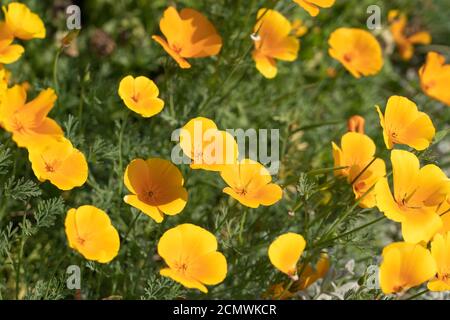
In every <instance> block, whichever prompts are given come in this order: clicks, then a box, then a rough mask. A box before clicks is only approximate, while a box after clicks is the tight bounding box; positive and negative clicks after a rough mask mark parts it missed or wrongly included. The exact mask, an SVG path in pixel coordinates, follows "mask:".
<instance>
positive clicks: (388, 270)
mask: <svg viewBox="0 0 450 320" xmlns="http://www.w3.org/2000/svg"><path fill="white" fill-rule="evenodd" d="M435 273H436V263H435V262H434V260H433V257H432V256H431V253H430V252H429V251H428V250H427V249H425V248H424V247H422V246H421V245H418V244H412V243H407V242H395V243H391V244H390V245H388V246H386V247H385V248H384V249H383V262H382V263H381V266H380V273H379V277H380V285H381V290H383V292H384V293H385V294H391V293H404V292H405V291H407V290H409V289H410V288H412V287H416V286H418V285H420V284H422V283H424V282H425V281H427V280H429V279H431V278H432V277H433V276H434V275H435Z"/></svg>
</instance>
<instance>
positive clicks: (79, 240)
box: [77, 236, 86, 246]
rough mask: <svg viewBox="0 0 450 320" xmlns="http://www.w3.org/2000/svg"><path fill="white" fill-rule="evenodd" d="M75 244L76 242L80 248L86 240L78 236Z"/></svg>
mask: <svg viewBox="0 0 450 320" xmlns="http://www.w3.org/2000/svg"><path fill="white" fill-rule="evenodd" d="M77 242H78V244H79V245H81V246H82V245H83V244H84V243H85V242H86V240H84V239H83V238H81V237H80V236H78V237H77Z"/></svg>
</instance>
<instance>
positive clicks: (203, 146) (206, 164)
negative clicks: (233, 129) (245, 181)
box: [180, 117, 238, 171]
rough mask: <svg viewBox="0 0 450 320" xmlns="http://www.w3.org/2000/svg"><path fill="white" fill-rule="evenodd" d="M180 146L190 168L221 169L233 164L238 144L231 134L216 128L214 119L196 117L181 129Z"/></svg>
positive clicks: (236, 155)
mask: <svg viewBox="0 0 450 320" xmlns="http://www.w3.org/2000/svg"><path fill="white" fill-rule="evenodd" d="M180 146H181V149H182V150H183V152H184V154H185V155H187V156H188V157H189V158H190V159H191V160H192V163H191V169H204V170H210V171H221V170H222V169H223V168H224V167H225V166H226V165H229V164H235V163H236V161H237V157H238V145H237V143H236V141H235V140H234V138H233V136H232V135H231V134H230V133H228V132H226V131H221V130H218V129H217V126H216V124H215V123H214V121H212V120H210V119H207V118H203V117H197V118H194V119H192V120H190V121H189V122H188V123H186V125H185V126H184V127H183V128H182V129H181V133H180Z"/></svg>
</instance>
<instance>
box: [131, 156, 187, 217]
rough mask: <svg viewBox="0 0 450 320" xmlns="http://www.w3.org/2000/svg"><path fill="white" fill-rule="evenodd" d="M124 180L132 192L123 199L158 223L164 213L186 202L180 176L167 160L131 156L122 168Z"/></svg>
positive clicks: (178, 171) (179, 210) (175, 212)
mask: <svg viewBox="0 0 450 320" xmlns="http://www.w3.org/2000/svg"><path fill="white" fill-rule="evenodd" d="M124 183H125V186H126V187H127V189H128V190H129V191H130V192H131V193H132V194H131V195H127V196H125V198H124V201H125V202H126V203H128V204H129V205H130V206H133V207H135V208H137V209H139V210H141V211H142V212H144V213H145V214H146V215H148V216H149V217H151V218H152V219H153V220H155V221H156V222H158V223H160V222H162V221H163V219H164V214H167V215H170V216H172V215H176V214H178V213H180V212H181V211H182V210H183V209H184V207H185V206H186V202H187V198H188V194H187V191H186V189H185V188H184V187H183V184H184V179H183V176H182V175H181V172H180V170H178V168H177V167H176V166H174V165H173V164H172V163H171V162H170V161H167V160H163V159H158V158H152V159H148V160H147V161H145V160H142V159H135V160H133V161H131V162H130V164H129V165H128V166H127V169H126V170H125V176H124Z"/></svg>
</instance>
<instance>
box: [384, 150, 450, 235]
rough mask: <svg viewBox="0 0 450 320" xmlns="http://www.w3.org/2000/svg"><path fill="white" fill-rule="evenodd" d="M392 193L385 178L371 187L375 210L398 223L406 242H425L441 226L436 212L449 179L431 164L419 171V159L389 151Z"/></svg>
mask: <svg viewBox="0 0 450 320" xmlns="http://www.w3.org/2000/svg"><path fill="white" fill-rule="evenodd" d="M391 162H392V171H393V182H394V194H392V193H391V190H390V188H389V184H388V180H387V178H382V179H380V180H379V181H378V183H377V184H376V186H375V194H376V202H377V206H378V209H379V210H380V211H382V212H383V213H384V214H385V215H386V217H388V218H389V219H391V220H393V221H396V222H401V224H402V234H403V238H404V239H405V241H407V242H413V243H418V242H420V241H426V242H427V241H429V240H430V239H431V237H433V235H434V234H435V233H436V232H437V231H438V230H439V229H440V228H441V227H442V220H441V217H440V216H439V214H438V213H437V206H438V205H439V204H441V203H442V202H443V201H444V200H445V198H446V195H447V194H448V193H449V191H450V180H449V179H448V178H447V176H446V175H445V173H444V172H443V171H442V170H441V169H439V168H438V167H437V166H435V165H433V164H429V165H426V166H424V167H422V168H420V163H419V159H417V157H416V156H415V155H414V154H413V153H411V152H408V151H404V150H393V151H392V152H391Z"/></svg>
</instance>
